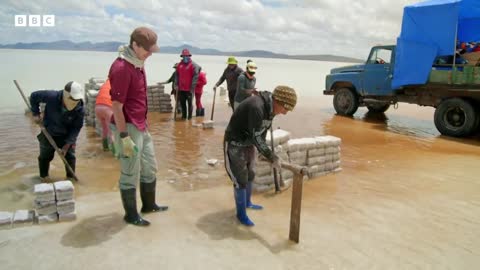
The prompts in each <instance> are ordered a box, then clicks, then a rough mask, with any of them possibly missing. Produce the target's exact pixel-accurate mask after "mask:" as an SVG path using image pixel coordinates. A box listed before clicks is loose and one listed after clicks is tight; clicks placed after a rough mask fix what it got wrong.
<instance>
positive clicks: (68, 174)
mask: <svg viewBox="0 0 480 270" xmlns="http://www.w3.org/2000/svg"><path fill="white" fill-rule="evenodd" d="M67 162H68V165H70V168H72V170H73V172H75V164H76V160H75V159H74V160H71V159H67ZM65 172H67V178H68V179H71V178H73V174H72V173H71V172H70V171H69V170H68V169H67V166H65Z"/></svg>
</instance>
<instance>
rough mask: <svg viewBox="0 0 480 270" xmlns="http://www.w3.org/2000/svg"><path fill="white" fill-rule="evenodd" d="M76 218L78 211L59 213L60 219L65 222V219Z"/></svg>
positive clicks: (71, 219)
mask: <svg viewBox="0 0 480 270" xmlns="http://www.w3.org/2000/svg"><path fill="white" fill-rule="evenodd" d="M75 219H77V213H76V212H72V213H68V214H60V213H59V214H58V220H59V221H60V222H64V221H74V220H75Z"/></svg>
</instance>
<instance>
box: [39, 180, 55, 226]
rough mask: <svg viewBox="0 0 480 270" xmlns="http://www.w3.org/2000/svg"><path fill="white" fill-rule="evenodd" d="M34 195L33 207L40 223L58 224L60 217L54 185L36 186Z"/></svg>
mask: <svg viewBox="0 0 480 270" xmlns="http://www.w3.org/2000/svg"><path fill="white" fill-rule="evenodd" d="M33 193H34V195H35V199H34V200H33V205H34V208H35V214H36V218H37V220H38V223H39V224H43V223H51V222H56V221H57V220H58V216H57V205H56V202H55V188H54V187H53V184H46V183H43V184H38V185H35V186H34V189H33Z"/></svg>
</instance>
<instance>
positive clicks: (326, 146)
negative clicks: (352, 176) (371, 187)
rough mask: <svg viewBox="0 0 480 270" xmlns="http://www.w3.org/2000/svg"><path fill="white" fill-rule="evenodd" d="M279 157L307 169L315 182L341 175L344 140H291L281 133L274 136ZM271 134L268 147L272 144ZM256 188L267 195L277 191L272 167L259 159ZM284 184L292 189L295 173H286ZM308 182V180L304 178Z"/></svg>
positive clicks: (268, 135)
mask: <svg viewBox="0 0 480 270" xmlns="http://www.w3.org/2000/svg"><path fill="white" fill-rule="evenodd" d="M273 137H274V147H275V154H277V155H278V156H279V157H280V158H281V159H282V160H283V161H286V162H290V163H292V164H296V165H299V166H304V167H307V169H308V171H309V174H310V176H311V177H312V178H315V177H320V176H324V175H327V174H330V173H336V172H340V171H341V167H340V165H341V163H340V145H341V139H340V138H337V137H334V136H318V137H313V138H301V139H290V133H289V132H287V131H284V130H280V129H277V130H275V131H274V132H273ZM269 139H270V133H268V134H267V144H268V145H271V143H270V140H269ZM258 159H259V161H258V162H257V168H256V175H255V180H254V183H253V188H254V190H256V191H257V192H265V191H268V190H271V189H272V188H274V182H273V181H274V180H273V170H272V167H271V163H270V162H268V161H266V160H265V158H263V157H262V156H261V155H259V158H258ZM281 175H282V179H283V181H284V183H285V184H286V185H287V186H288V185H291V183H292V180H293V173H292V172H291V171H289V170H286V169H282V170H281ZM304 179H305V180H306V179H308V178H307V176H305V178H304Z"/></svg>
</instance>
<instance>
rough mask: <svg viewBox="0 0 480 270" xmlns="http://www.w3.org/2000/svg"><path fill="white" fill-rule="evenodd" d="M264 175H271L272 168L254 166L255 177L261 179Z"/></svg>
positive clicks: (268, 166) (269, 166)
mask: <svg viewBox="0 0 480 270" xmlns="http://www.w3.org/2000/svg"><path fill="white" fill-rule="evenodd" d="M266 175H272V166H271V165H270V164H268V165H267V166H256V167H255V176H256V177H261V176H266Z"/></svg>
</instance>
